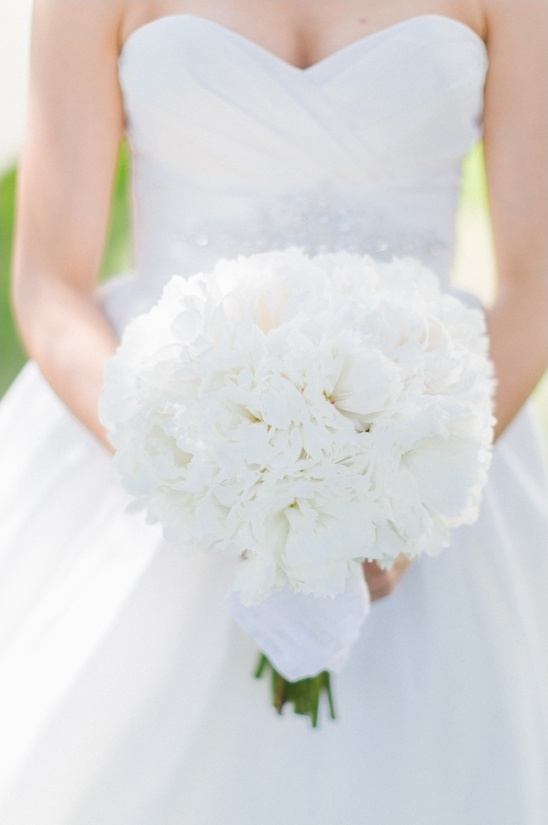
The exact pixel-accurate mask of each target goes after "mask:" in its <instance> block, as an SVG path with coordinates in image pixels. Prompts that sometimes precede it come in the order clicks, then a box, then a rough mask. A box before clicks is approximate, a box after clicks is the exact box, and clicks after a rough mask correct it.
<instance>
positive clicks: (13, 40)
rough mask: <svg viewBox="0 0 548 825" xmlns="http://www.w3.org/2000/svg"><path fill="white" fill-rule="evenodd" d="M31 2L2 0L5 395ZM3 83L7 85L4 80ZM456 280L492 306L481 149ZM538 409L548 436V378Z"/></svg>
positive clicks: (124, 201) (464, 197)
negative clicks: (12, 265)
mask: <svg viewBox="0 0 548 825" xmlns="http://www.w3.org/2000/svg"><path fill="white" fill-rule="evenodd" d="M31 5H32V0H0V77H2V78H3V79H4V82H3V83H2V84H1V86H0V112H1V113H2V116H3V117H2V128H1V131H0V273H1V293H0V355H1V358H0V394H1V393H3V392H5V390H6V388H7V387H8V386H9V384H10V383H11V382H12V381H13V379H14V377H15V376H16V374H17V372H18V371H19V370H20V368H21V366H22V365H23V364H24V361H25V356H24V353H23V350H22V348H21V345H20V343H19V340H18V337H17V333H16V330H15V328H14V323H13V318H12V314H11V308H10V301H9V272H10V267H11V255H12V234H13V218H14V205H15V182H16V160H17V155H18V153H19V151H20V146H21V142H22V135H23V131H24V101H25V96H26V87H27V77H28V59H29V57H28V52H29V32H30V13H31ZM6 79H7V80H8V82H6ZM128 181H129V156H128V152H127V147H122V149H121V152H120V160H119V165H118V174H117V178H116V184H115V187H114V191H113V204H112V218H111V229H110V235H109V240H108V244H107V248H106V251H105V256H104V261H103V267H102V273H101V277H102V278H106V277H108V276H109V275H110V274H112V273H115V272H123V271H126V270H127V269H128V267H129V266H130V265H131V255H130V244H129V230H130V216H129V208H128ZM453 279H454V281H455V283H456V284H457V285H458V286H460V287H461V288H463V289H467V290H469V291H471V292H473V293H475V294H477V295H478V296H479V297H480V298H481V299H482V300H483V301H484V302H486V303H489V301H490V300H491V299H492V296H493V293H494V264H493V252H492V244H491V237H490V230H489V218H488V210H487V194H486V186H485V176H484V170H483V156H482V150H481V146H479V145H478V146H476V147H474V148H473V150H472V151H471V152H470V154H469V155H468V157H467V158H466V161H465V163H464V168H463V180H462V193H461V202H460V209H459V214H458V220H457V248H456V257H455V264H454V272H453ZM535 401H536V402H537V409H538V410H539V413H540V415H541V417H542V419H543V423H544V426H543V429H544V430H545V432H546V433H547V436H548V378H547V377H546V376H545V377H544V379H543V380H542V381H541V383H540V385H539V387H538V388H537V390H536V392H535Z"/></svg>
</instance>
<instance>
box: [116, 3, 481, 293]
mask: <svg viewBox="0 0 548 825" xmlns="http://www.w3.org/2000/svg"><path fill="white" fill-rule="evenodd" d="M486 67H487V57H486V50H485V46H484V44H483V41H482V40H481V39H480V37H479V36H478V35H477V34H476V33H475V32H473V31H472V30H471V29H469V28H468V27H467V26H465V25H464V24H462V23H460V22H458V21H456V20H453V19H451V18H447V17H443V16H439V15H425V16H420V17H415V18H411V19H408V20H405V21H403V22H401V23H398V24H396V25H394V26H391V27H390V28H388V29H384V30H382V31H380V32H377V33H375V34H373V35H369V36H367V37H365V38H362V39H360V40H358V41H357V42H355V43H352V44H350V45H349V46H346V47H345V48H343V49H341V50H340V51H338V52H336V53H335V54H333V55H331V56H330V57H327V58H326V59H324V60H322V61H321V62H319V63H316V64H315V65H313V66H311V67H309V68H308V69H298V68H296V67H294V66H292V65H290V64H288V63H286V62H285V61H284V60H282V59H280V58H279V57H276V56H275V55H273V54H271V53H270V52H268V51H266V50H265V49H264V48H262V47H261V46H259V45H257V44H256V43H254V42H252V41H249V40H247V39H246V38H244V37H243V36H241V35H239V34H236V33H235V32H233V31H231V30H229V29H226V28H224V27H223V26H220V25H219V24H217V23H214V22H212V21H210V20H206V19H203V18H199V17H195V16H192V15H187V14H184V15H171V16H169V17H162V18H160V19H158V20H155V21H153V22H152V23H148V24H146V25H145V26H143V27H141V28H139V29H137V30H136V31H135V32H134V33H133V34H132V35H130V37H129V39H128V40H127V41H126V43H125V46H124V48H123V52H122V54H121V57H120V82H121V86H122V91H123V95H124V101H125V108H126V115H127V131H128V135H129V139H130V142H131V145H132V150H133V194H134V237H135V267H136V273H137V278H138V279H139V280H140V281H141V283H142V284H143V286H146V287H147V288H150V290H151V291H152V292H155V291H157V290H159V289H160V288H161V285H162V284H163V283H164V282H165V280H166V278H167V277H169V276H170V275H172V274H173V273H175V272H177V273H180V274H190V273H192V272H195V271H198V270H204V269H209V268H211V266H212V265H213V264H214V262H215V261H216V260H217V259H218V258H219V257H233V256H235V255H238V254H240V253H243V254H250V253H252V252H257V251H262V250H266V249H272V248H284V247H287V246H289V245H295V244H296V245H298V246H302V247H304V248H305V249H307V250H309V251H310V252H314V251H319V250H324V249H341V248H343V249H349V250H352V251H361V252H364V253H369V254H372V255H374V256H377V257H389V256H392V255H393V254H413V255H415V256H417V257H419V258H421V259H422V260H424V261H425V262H426V263H428V264H429V265H431V266H432V268H434V269H435V270H436V271H437V272H438V273H439V275H440V277H442V278H445V277H446V275H447V272H448V269H449V264H450V260H451V255H452V248H453V233H454V228H453V223H454V215H455V209H456V203H457V197H458V189H459V181H460V168H461V162H462V158H463V156H464V155H465V154H466V152H467V151H468V149H469V148H470V146H471V145H472V143H473V142H474V141H475V140H476V139H477V138H478V137H479V135H480V130H481V116H482V99H483V86H484V82H485V72H486Z"/></svg>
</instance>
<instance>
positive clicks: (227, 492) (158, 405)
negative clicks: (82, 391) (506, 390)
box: [101, 249, 493, 604]
mask: <svg viewBox="0 0 548 825" xmlns="http://www.w3.org/2000/svg"><path fill="white" fill-rule="evenodd" d="M487 350H488V347H487V339H486V335H485V328H484V321H483V316H482V313H481V312H480V311H479V310H477V309H471V308H469V307H466V306H464V305H463V304H462V303H460V302H459V301H458V300H457V299H456V298H454V297H452V296H450V295H444V294H442V293H440V291H439V288H438V285H437V281H436V279H435V277H434V276H433V275H432V274H431V273H430V272H428V271H427V270H425V269H424V267H422V266H421V265H420V264H419V263H418V262H417V261H415V260H413V259H394V260H393V261H392V262H389V263H376V262H375V261H373V260H372V259H370V258H368V257H362V256H358V255H353V254H349V253H336V254H325V255H319V256H317V257H314V258H310V257H308V256H307V255H305V254H304V253H303V252H302V251H300V250H298V249H289V250H286V251H283V252H270V253H266V254H261V255H254V256H252V257H250V258H243V257H242V258H238V259H236V260H233V261H220V262H219V263H218V264H217V266H216V267H215V269H214V271H213V272H212V273H210V274H202V273H200V274H198V275H195V276H193V277H192V278H190V279H187V280H185V279H183V278H180V277H174V278H172V279H171V281H170V282H169V283H168V285H167V286H166V288H165V290H164V293H163V296H162V298H161V300H160V302H159V303H158V304H157V306H155V307H154V308H153V309H152V310H151V311H150V312H148V313H147V314H145V315H142V316H140V317H139V318H137V319H135V320H134V321H133V322H132V323H130V324H129V326H128V327H127V329H126V331H125V333H124V336H123V339H122V342H121V345H120V347H119V349H118V352H117V354H116V355H115V356H114V358H113V359H111V361H110V362H109V364H108V365H107V373H106V383H105V391H104V395H103V398H102V404H101V415H102V420H103V422H104V423H105V425H106V426H107V427H108V430H109V434H110V439H111V441H112V443H113V445H114V446H115V447H116V449H117V454H116V459H115V460H116V464H117V466H118V468H119V470H120V472H121V474H122V477H123V479H124V481H125V484H126V486H127V489H128V490H129V491H130V493H132V495H133V496H134V497H135V500H136V502H138V503H139V504H140V505H141V506H143V507H146V508H147V510H148V514H149V517H150V518H151V519H153V520H159V521H160V522H161V523H162V525H163V529H164V533H165V536H166V538H167V539H169V540H170V541H173V542H176V543H180V544H181V545H183V546H185V547H189V548H194V549H198V550H201V551H206V550H215V551H219V552H222V553H225V554H233V555H235V556H240V557H242V558H243V559H244V561H243V563H242V564H240V565H239V566H238V569H239V574H238V576H237V580H236V582H235V588H236V590H237V591H239V593H240V597H241V599H242V601H243V602H244V603H245V604H255V603H258V602H260V601H261V600H262V599H264V598H265V597H266V596H268V595H269V594H271V593H273V592H275V591H277V590H279V589H280V588H282V587H283V586H284V585H287V584H288V585H289V586H290V587H291V588H292V589H293V590H294V591H296V592H300V593H304V594H309V593H310V594H314V595H316V596H334V595H336V594H339V593H341V592H342V591H343V589H344V587H345V582H346V580H347V578H348V577H349V575H350V574H351V573H352V572H353V571H354V570H355V569H356V568H357V566H358V565H359V564H360V563H361V562H362V561H363V560H364V559H376V560H378V561H379V562H380V563H381V564H383V565H386V566H390V564H391V563H392V562H393V561H394V559H395V558H396V557H397V556H398V555H399V554H400V553H402V552H403V553H406V554H407V555H409V556H410V557H412V556H415V555H417V554H419V553H435V552H437V551H438V550H439V549H440V548H441V547H442V546H443V545H444V544H446V543H447V540H448V532H449V530H450V529H452V528H454V527H456V526H457V525H459V524H463V523H469V522H471V521H473V520H474V519H475V518H476V516H477V512H478V506H479V502H480V497H481V490H482V487H483V485H484V483H485V480H486V473H487V468H488V465H489V460H490V452H491V449H490V445H491V440H492V426H493V417H492V412H491V409H492V394H493V372H492V367H491V364H490V362H489V360H488V356H487Z"/></svg>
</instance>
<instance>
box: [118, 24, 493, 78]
mask: <svg viewBox="0 0 548 825" xmlns="http://www.w3.org/2000/svg"><path fill="white" fill-rule="evenodd" d="M177 19H180V20H182V21H188V20H191V21H194V22H195V23H199V24H201V25H205V26H206V27H211V28H213V29H214V30H217V31H218V32H220V33H221V34H224V35H225V36H226V37H229V38H233V39H234V40H235V41H236V42H240V43H243V44H244V45H245V46H246V47H247V48H251V49H253V50H254V51H256V52H257V53H259V54H261V55H262V56H263V57H266V58H268V59H270V60H272V61H274V62H276V63H278V64H279V65H281V66H282V67H284V68H285V69H286V70H288V71H290V72H292V73H294V74H297V75H302V76H305V75H308V74H313V73H314V72H316V71H319V70H321V69H322V68H324V67H326V66H329V65H330V64H331V63H334V62H336V61H337V60H338V59H339V58H341V57H343V56H344V55H346V54H347V53H348V52H349V51H350V50H352V49H355V48H359V47H361V46H364V45H366V44H369V43H370V42H373V41H375V40H377V39H380V38H381V37H382V36H383V35H384V36H390V35H391V34H393V33H395V32H396V31H397V30H398V29H400V28H402V27H406V26H408V25H410V24H411V25H416V24H417V23H419V22H421V23H422V22H438V23H439V22H443V23H444V24H448V25H449V26H454V27H457V28H460V29H461V31H463V32H464V33H465V34H468V35H469V36H470V38H471V39H472V40H475V41H476V42H477V43H478V44H479V45H481V47H482V49H483V51H484V53H486V52H487V47H486V45H485V41H484V40H483V39H482V37H481V36H480V35H479V34H478V32H476V31H475V30H474V29H473V28H472V27H471V26H469V25H468V24H467V23H463V22H462V21H461V20H457V19H456V18H455V17H449V16H448V15H445V14H417V15H414V16H412V17H406V18H404V19H403V20H399V21H397V22H396V23H392V24H391V25H390V26H385V27H384V28H382V29H378V30H377V31H374V32H370V33H369V34H366V35H364V36H363V37H359V38H358V39H357V40H352V41H351V42H350V43H346V44H345V45H344V46H341V48H339V49H336V50H335V51H334V52H331V53H330V54H328V55H326V56H325V57H322V58H321V59H320V60H317V61H316V62H315V63H311V64H310V65H309V66H305V67H304V68H302V67H300V66H296V65H295V64H294V63H290V62H289V61H288V60H285V59H284V58H283V57H280V56H279V55H277V54H275V53H274V52H272V51H270V50H269V49H267V48H265V47H264V46H262V45H261V44H260V43H257V42H256V41H255V40H252V39H250V38H249V37H246V36H245V35H244V34H241V33H240V32H237V31H235V30H234V29H231V28H229V27H228V26H224V25H223V24H222V23H218V22H217V21H216V20H211V19H210V18H208V17H201V16H200V15H196V14H190V13H183V14H164V15H161V16H160V17H156V18H154V20H149V21H148V23H143V24H142V25H141V26H137V28H136V29H134V30H133V31H132V32H130V34H129V35H128V36H127V37H126V39H125V40H124V42H123V43H122V46H121V48H120V53H119V58H118V59H119V60H120V61H121V60H122V59H123V57H124V55H125V52H126V49H127V47H128V46H129V45H130V44H131V43H132V42H133V41H134V40H135V39H136V38H138V37H140V36H142V34H143V33H146V32H147V31H149V30H150V29H153V28H156V27H157V26H158V24H164V25H165V23H166V22H168V23H171V24H172V23H174V22H175V20H177Z"/></svg>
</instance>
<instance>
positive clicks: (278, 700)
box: [254, 653, 336, 728]
mask: <svg viewBox="0 0 548 825" xmlns="http://www.w3.org/2000/svg"><path fill="white" fill-rule="evenodd" d="M267 669H269V670H270V672H271V674H270V675H271V685H272V704H273V706H274V707H275V708H276V710H277V711H278V713H281V712H282V710H283V707H284V705H286V704H292V705H293V711H294V713H297V714H299V715H301V716H309V717H310V721H311V723H312V727H313V728H316V727H317V726H318V718H319V711H320V701H321V698H322V694H324V693H325V696H326V699H327V704H328V708H329V716H330V718H331V719H335V718H336V714H335V703H334V701H333V692H332V689H331V676H330V674H329V671H327V670H324V671H322V672H321V673H319V674H318V675H317V676H311V677H309V678H308V679H299V680H298V681H296V682H290V681H289V680H288V679H286V678H285V677H284V676H282V675H281V673H278V671H277V670H276V668H275V667H274V666H273V665H272V663H271V662H270V661H269V660H268V659H267V657H266V656H265V655H264V653H261V654H260V656H259V661H258V662H257V667H256V669H255V674H254V675H255V678H256V679H260V678H261V677H262V676H263V675H264V673H265V671H266V670H267Z"/></svg>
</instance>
